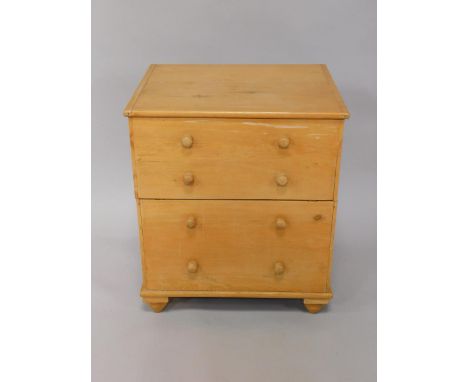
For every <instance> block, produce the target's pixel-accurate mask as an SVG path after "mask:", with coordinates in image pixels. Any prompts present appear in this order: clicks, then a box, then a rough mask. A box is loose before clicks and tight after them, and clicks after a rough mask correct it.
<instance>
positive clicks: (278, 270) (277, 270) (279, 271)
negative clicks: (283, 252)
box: [274, 261, 285, 276]
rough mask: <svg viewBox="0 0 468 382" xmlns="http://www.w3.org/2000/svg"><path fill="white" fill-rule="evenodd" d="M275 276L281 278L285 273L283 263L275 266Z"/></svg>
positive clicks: (278, 262)
mask: <svg viewBox="0 0 468 382" xmlns="http://www.w3.org/2000/svg"><path fill="white" fill-rule="evenodd" d="M274 269H275V275H277V276H279V275H282V274H283V273H284V270H285V267H284V264H283V263H282V262H281V261H277V262H276V263H275V265H274Z"/></svg>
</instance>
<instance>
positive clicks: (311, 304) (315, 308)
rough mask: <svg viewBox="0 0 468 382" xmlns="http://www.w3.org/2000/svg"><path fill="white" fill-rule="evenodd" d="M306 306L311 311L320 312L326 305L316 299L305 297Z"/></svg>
mask: <svg viewBox="0 0 468 382" xmlns="http://www.w3.org/2000/svg"><path fill="white" fill-rule="evenodd" d="M304 306H305V308H306V309H307V310H308V312H309V313H318V312H320V310H321V309H322V307H323V306H324V304H317V302H315V301H314V300H312V301H311V300H308V299H304Z"/></svg>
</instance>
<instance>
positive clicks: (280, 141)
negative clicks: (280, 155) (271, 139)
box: [278, 137, 289, 149]
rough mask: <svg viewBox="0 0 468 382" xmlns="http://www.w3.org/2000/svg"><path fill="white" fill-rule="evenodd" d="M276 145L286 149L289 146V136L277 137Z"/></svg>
mask: <svg viewBox="0 0 468 382" xmlns="http://www.w3.org/2000/svg"><path fill="white" fill-rule="evenodd" d="M278 147H279V148H280V149H287V148H288V147H289V138H288V137H282V138H280V139H278Z"/></svg>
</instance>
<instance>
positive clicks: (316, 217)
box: [314, 214, 322, 221]
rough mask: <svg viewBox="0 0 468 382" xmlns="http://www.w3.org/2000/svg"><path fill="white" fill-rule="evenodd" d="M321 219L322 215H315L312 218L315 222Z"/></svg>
mask: <svg viewBox="0 0 468 382" xmlns="http://www.w3.org/2000/svg"><path fill="white" fill-rule="evenodd" d="M321 219H322V215H320V214H317V215H315V216H314V220H316V221H319V220H321Z"/></svg>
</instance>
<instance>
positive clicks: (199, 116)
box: [124, 65, 349, 312]
mask: <svg viewBox="0 0 468 382" xmlns="http://www.w3.org/2000/svg"><path fill="white" fill-rule="evenodd" d="M124 114H125V115H126V116H127V117H128V118H129V127H130V140H131V148H132V160H133V175H134V185H135V197H136V200H137V205H138V214H139V225H140V242H141V257H142V267H143V286H142V289H141V296H142V298H143V299H144V301H145V302H147V303H148V304H149V305H151V307H152V308H153V309H154V310H155V311H157V312H159V311H161V310H163V309H164V307H165V306H166V305H167V303H168V302H169V299H170V298H171V297H254V298H298V299H303V300H304V304H305V306H306V308H307V310H308V311H310V312H317V311H319V310H320V308H321V307H322V306H323V304H327V303H328V301H329V300H330V299H331V297H332V291H331V286H330V273H331V265H332V262H331V260H332V252H333V232H334V225H335V216H336V203H337V191H338V174H339V166H340V154H341V140H342V129H343V124H344V119H346V118H348V117H349V114H348V111H347V109H346V106H345V105H344V103H343V101H342V100H341V97H340V95H339V93H338V91H337V89H336V87H335V85H334V83H333V80H332V78H331V76H330V74H329V72H328V70H327V68H326V66H325V65H151V66H150V67H149V69H148V71H147V72H146V74H145V76H144V78H143V80H142V81H141V83H140V85H139V86H138V88H137V90H136V91H135V93H134V95H133V97H132V99H131V100H130V102H129V104H128V105H127V107H126V109H125V112H124Z"/></svg>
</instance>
